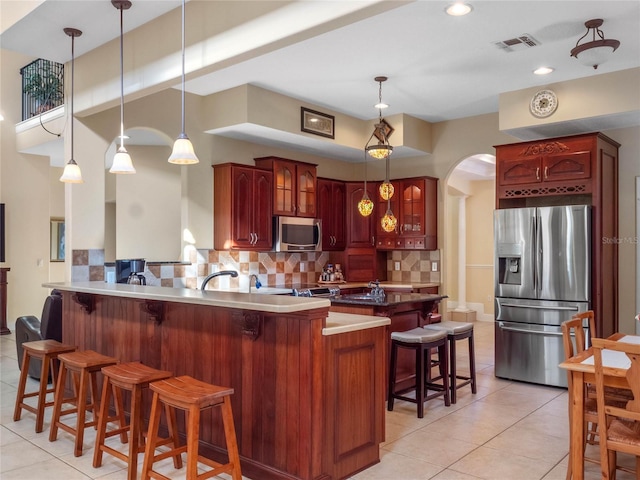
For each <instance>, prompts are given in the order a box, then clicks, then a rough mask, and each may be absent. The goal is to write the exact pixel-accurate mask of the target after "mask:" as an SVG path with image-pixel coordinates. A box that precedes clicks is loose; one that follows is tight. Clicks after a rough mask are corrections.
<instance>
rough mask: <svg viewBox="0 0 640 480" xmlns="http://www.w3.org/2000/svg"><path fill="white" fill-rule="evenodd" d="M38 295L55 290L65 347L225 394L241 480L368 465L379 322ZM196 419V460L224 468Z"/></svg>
mask: <svg viewBox="0 0 640 480" xmlns="http://www.w3.org/2000/svg"><path fill="white" fill-rule="evenodd" d="M45 286H46V287H49V288H57V289H58V290H61V291H62V292H63V293H62V295H63V341H64V342H65V343H68V344H72V345H77V346H78V348H80V349H93V350H96V351H98V352H100V353H102V354H104V355H109V356H113V357H116V358H117V359H119V360H120V361H121V362H131V361H140V362H142V363H144V364H145V365H148V366H150V367H153V368H157V369H161V370H169V371H171V372H172V373H173V375H174V376H179V375H190V376H192V377H194V378H197V379H199V380H202V381H204V382H208V383H212V384H216V385H224V386H228V387H231V388H233V389H234V394H233V396H232V407H233V412H234V418H235V424H236V425H235V426H236V432H237V437H238V445H239V452H240V458H241V464H242V473H243V475H244V476H246V477H248V478H252V479H260V480H269V479H304V480H312V479H313V480H319V479H326V480H329V479H341V478H347V477H348V476H350V475H352V474H353V473H355V472H357V471H360V470H363V469H365V468H367V467H369V466H371V465H373V464H375V463H378V462H379V458H380V457H379V444H380V443H381V442H382V441H383V440H384V400H385V383H384V377H385V363H386V350H385V349H386V346H385V343H386V338H387V335H388V333H387V326H388V325H389V323H390V322H389V319H387V318H381V317H370V316H362V315H345V314H334V313H331V314H329V305H330V302H329V300H327V299H315V298H299V297H289V296H277V295H265V294H255V293H254V294H248V293H247V294H243V293H226V292H201V291H199V290H189V289H172V288H164V287H151V286H137V285H136V286H134V285H125V284H105V283H102V282H84V283H66V284H47V285H45ZM148 400H149V399H148V398H147V401H148ZM147 405H149V403H147ZM208 415H209V416H208V417H207V416H206V415H205V416H204V418H203V423H202V429H201V432H200V452H201V453H202V454H204V455H205V456H208V457H210V458H212V459H214V460H218V461H220V460H224V459H225V458H226V452H225V451H224V448H225V439H224V434H223V431H222V427H221V425H222V422H221V421H220V419H219V418H217V417H215V416H216V415H219V413H217V411H216V410H214V411H213V412H212V413H209V414H208ZM148 416H149V412H145V418H147V419H148ZM182 422H183V421H182ZM178 428H179V430H180V432H181V435H182V441H184V423H180V422H179V425H178Z"/></svg>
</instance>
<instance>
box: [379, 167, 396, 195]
mask: <svg viewBox="0 0 640 480" xmlns="http://www.w3.org/2000/svg"><path fill="white" fill-rule="evenodd" d="M385 161H386V171H387V173H386V175H385V177H384V182H382V183H381V184H380V187H378V192H379V193H380V197H381V198H382V199H383V200H389V199H390V198H391V197H393V193H394V192H395V190H396V189H395V188H394V187H393V184H392V183H391V181H390V180H389V157H387V159H386V160H385Z"/></svg>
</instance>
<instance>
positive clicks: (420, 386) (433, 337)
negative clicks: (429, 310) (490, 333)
mask: <svg viewBox="0 0 640 480" xmlns="http://www.w3.org/2000/svg"><path fill="white" fill-rule="evenodd" d="M399 348H406V349H411V350H414V351H415V354H416V382H415V385H414V386H412V387H409V388H404V389H402V390H399V391H396V370H397V361H398V349H399ZM432 348H437V349H438V361H439V363H440V376H441V378H442V385H439V384H435V383H433V382H432V381H430V380H428V377H429V373H430V365H431V355H430V352H431V349H432ZM447 352H448V348H447V334H446V332H436V331H428V330H425V329H424V328H419V327H418V328H414V329H413V330H408V331H406V332H391V355H390V361H391V364H390V367H389V391H388V395H387V410H389V411H390V412H391V411H393V401H394V400H395V399H396V398H398V399H400V400H405V401H407V402H412V403H416V404H417V405H418V418H422V417H424V402H425V401H427V400H431V399H432V398H436V397H440V396H443V397H444V404H445V405H446V406H447V407H448V406H449V405H451V401H450V399H449V376H448V374H447V372H448V370H447V361H448V360H447V357H448V354H447ZM428 388H431V389H432V390H435V393H432V394H430V395H427V390H428ZM413 390H415V392H416V396H415V398H412V397H408V396H406V395H404V394H405V393H407V392H409V391H413Z"/></svg>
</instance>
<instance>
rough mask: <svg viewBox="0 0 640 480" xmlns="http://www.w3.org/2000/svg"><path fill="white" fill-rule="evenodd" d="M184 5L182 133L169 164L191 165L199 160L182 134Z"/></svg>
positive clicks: (176, 142)
mask: <svg viewBox="0 0 640 480" xmlns="http://www.w3.org/2000/svg"><path fill="white" fill-rule="evenodd" d="M184 5H185V0H182V131H181V133H180V136H179V137H178V138H177V140H176V141H175V143H174V144H173V151H172V152H171V156H170V157H169V163H175V164H177V165H193V164H194V163H198V162H199V161H200V160H198V157H197V156H196V154H195V152H194V150H193V145H192V144H191V140H189V137H187V134H186V133H184Z"/></svg>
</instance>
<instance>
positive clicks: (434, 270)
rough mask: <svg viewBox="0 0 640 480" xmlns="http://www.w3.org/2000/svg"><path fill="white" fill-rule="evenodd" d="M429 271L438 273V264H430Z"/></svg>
mask: <svg viewBox="0 0 640 480" xmlns="http://www.w3.org/2000/svg"><path fill="white" fill-rule="evenodd" d="M431 271H432V272H437V271H438V262H431Z"/></svg>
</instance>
